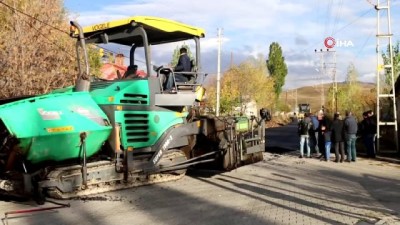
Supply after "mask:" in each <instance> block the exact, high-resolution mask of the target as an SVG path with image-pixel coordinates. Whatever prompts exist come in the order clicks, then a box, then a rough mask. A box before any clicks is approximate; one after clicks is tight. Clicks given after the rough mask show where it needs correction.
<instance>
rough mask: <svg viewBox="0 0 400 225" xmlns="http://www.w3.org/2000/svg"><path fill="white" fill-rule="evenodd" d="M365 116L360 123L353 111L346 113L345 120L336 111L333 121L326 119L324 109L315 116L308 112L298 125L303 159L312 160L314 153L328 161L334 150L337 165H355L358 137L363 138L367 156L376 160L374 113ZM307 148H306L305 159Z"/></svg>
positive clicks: (366, 113)
mask: <svg viewBox="0 0 400 225" xmlns="http://www.w3.org/2000/svg"><path fill="white" fill-rule="evenodd" d="M363 116H364V119H363V121H362V122H361V123H360V124H358V123H357V119H356V118H355V117H354V116H353V113H352V112H351V111H346V115H345V118H343V117H342V116H341V115H340V113H338V112H336V113H335V114H334V115H333V120H331V119H329V118H327V117H326V116H325V115H324V112H323V111H322V110H321V111H319V112H318V113H317V114H316V115H311V114H310V113H306V115H305V117H304V119H302V120H300V121H299V123H298V134H299V136H300V158H303V157H308V158H311V151H312V150H314V151H315V153H316V154H317V155H319V156H318V157H319V158H321V159H325V160H326V161H329V160H330V155H331V149H332V148H333V149H334V152H335V162H344V161H346V162H355V161H356V160H357V151H356V140H357V136H362V138H363V142H364V145H365V147H366V149H367V154H368V156H369V157H375V141H374V140H375V137H376V121H375V120H376V118H375V117H374V116H373V112H372V111H367V112H364V113H363ZM304 148H306V149H307V153H306V156H305V155H304ZM345 152H347V157H346V158H345Z"/></svg>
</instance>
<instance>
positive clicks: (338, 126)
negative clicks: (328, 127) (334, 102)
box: [332, 112, 345, 163]
mask: <svg viewBox="0 0 400 225" xmlns="http://www.w3.org/2000/svg"><path fill="white" fill-rule="evenodd" d="M344 140H345V137H344V123H343V120H342V117H341V116H340V114H339V113H338V112H337V113H335V115H334V116H333V122H332V141H333V146H334V148H335V162H341V163H342V162H343V161H344ZM339 153H340V157H339Z"/></svg>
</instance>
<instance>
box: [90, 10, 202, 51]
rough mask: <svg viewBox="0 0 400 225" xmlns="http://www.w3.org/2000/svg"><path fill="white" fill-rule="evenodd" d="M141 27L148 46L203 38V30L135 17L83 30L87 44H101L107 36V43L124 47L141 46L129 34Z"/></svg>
mask: <svg viewBox="0 0 400 225" xmlns="http://www.w3.org/2000/svg"><path fill="white" fill-rule="evenodd" d="M136 25H138V26H142V27H143V28H144V29H145V30H146V34H147V38H148V41H149V44H153V45H154V44H160V43H167V42H175V41H181V40H187V39H192V38H193V37H200V38H201V37H204V36H205V32H204V30H203V29H201V28H198V27H193V26H190V25H187V24H183V23H180V22H177V21H173V20H169V19H164V18H159V17H150V16H135V17H130V18H126V19H120V20H115V21H110V22H105V23H100V24H95V25H92V26H87V27H84V28H83V32H84V35H85V38H86V41H87V42H88V43H102V39H101V35H102V34H107V36H108V40H109V42H113V43H118V44H124V45H132V44H136V45H141V44H142V43H141V42H142V41H141V38H140V37H138V36H136V35H133V34H132V33H130V32H131V31H132V28H133V27H134V26H136Z"/></svg>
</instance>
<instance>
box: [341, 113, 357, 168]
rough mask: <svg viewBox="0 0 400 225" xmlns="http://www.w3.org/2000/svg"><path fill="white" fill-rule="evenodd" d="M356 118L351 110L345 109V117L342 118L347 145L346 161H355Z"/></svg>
mask: <svg viewBox="0 0 400 225" xmlns="http://www.w3.org/2000/svg"><path fill="white" fill-rule="evenodd" d="M357 129H358V126H357V120H356V118H355V117H354V116H353V114H352V112H350V111H346V119H345V120H344V131H345V138H346V145H347V160H346V161H347V162H350V161H353V162H355V161H356V157H357V151H356V139H357Z"/></svg>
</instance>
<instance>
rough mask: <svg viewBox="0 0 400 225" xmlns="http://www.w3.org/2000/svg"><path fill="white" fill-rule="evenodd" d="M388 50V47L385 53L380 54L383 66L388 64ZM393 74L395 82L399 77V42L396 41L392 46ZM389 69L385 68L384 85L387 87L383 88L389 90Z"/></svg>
mask: <svg viewBox="0 0 400 225" xmlns="http://www.w3.org/2000/svg"><path fill="white" fill-rule="evenodd" d="M389 56H390V49H389V46H388V47H387V49H386V52H382V58H383V63H384V64H385V65H387V64H390V59H389ZM392 58H393V74H394V81H395V82H396V80H397V78H398V77H399V72H400V42H399V41H397V42H396V44H395V45H394V46H393V56H392ZM391 71H392V70H391V68H385V80H384V81H385V84H386V85H387V86H389V87H385V89H388V90H390V89H391V88H392V87H391V82H392V80H391V75H392V74H391Z"/></svg>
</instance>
